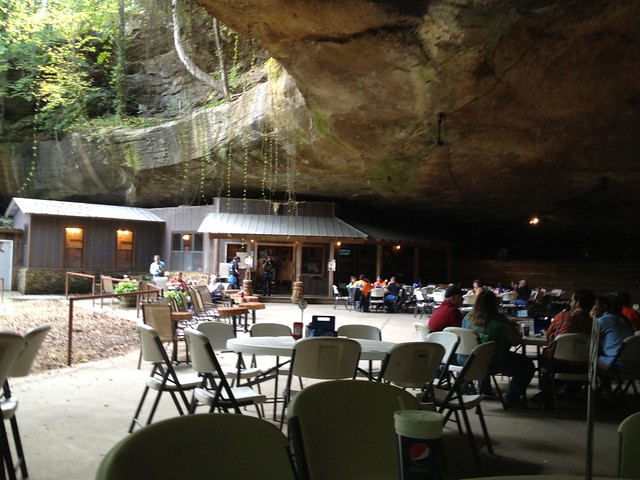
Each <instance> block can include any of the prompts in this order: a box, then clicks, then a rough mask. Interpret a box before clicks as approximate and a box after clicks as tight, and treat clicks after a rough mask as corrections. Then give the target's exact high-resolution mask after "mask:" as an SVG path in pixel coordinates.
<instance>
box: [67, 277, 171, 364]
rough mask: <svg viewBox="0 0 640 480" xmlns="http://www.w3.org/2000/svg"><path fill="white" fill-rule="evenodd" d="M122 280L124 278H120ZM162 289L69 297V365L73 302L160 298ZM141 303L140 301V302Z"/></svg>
mask: <svg viewBox="0 0 640 480" xmlns="http://www.w3.org/2000/svg"><path fill="white" fill-rule="evenodd" d="M120 280H122V279H120ZM160 292H161V290H156V291H155V292H154V291H151V290H141V291H138V292H128V293H118V294H106V295H102V294H101V295H77V296H73V297H69V325H68V329H69V330H68V332H67V366H69V367H70V366H71V361H72V352H73V304H74V302H76V301H78V300H95V299H96V298H99V299H100V300H103V299H105V298H114V297H131V296H134V295H135V296H136V297H138V298H139V297H140V296H142V295H144V296H148V295H156V298H159V297H160V295H161V293H160ZM138 303H140V302H138Z"/></svg>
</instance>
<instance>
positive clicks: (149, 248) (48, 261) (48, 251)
mask: <svg viewBox="0 0 640 480" xmlns="http://www.w3.org/2000/svg"><path fill="white" fill-rule="evenodd" d="M65 227H79V228H83V229H84V243H83V250H84V251H83V267H82V269H83V270H101V269H105V270H114V269H115V263H116V262H115V255H116V230H118V229H123V230H124V229H128V230H131V231H132V232H133V238H134V250H133V266H132V268H131V269H126V270H123V272H125V271H147V269H148V267H149V264H150V263H151V262H152V261H153V255H154V254H155V253H158V252H159V251H160V246H161V242H162V232H163V228H164V226H163V225H162V224H160V223H150V222H133V221H118V220H100V219H91V218H73V217H71V218H66V217H48V216H33V217H32V218H31V222H30V230H31V234H30V238H31V244H30V245H29V258H28V260H27V262H26V263H27V264H26V265H25V266H27V267H31V268H64V240H65V235H64V229H65Z"/></svg>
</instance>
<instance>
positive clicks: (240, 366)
mask: <svg viewBox="0 0 640 480" xmlns="http://www.w3.org/2000/svg"><path fill="white" fill-rule="evenodd" d="M196 329H197V330H198V331H199V332H202V333H204V334H205V335H206V336H207V338H208V339H209V343H210V344H211V348H212V349H213V351H214V353H216V354H225V353H228V354H230V355H235V356H236V362H235V369H230V370H226V371H225V372H224V373H225V375H226V376H227V378H230V379H231V384H232V385H234V384H236V383H238V384H239V382H240V381H241V380H249V379H252V378H255V377H257V376H258V375H260V374H262V370H260V369H259V368H257V367H247V366H246V365H245V362H244V359H243V358H242V355H240V354H238V353H236V352H232V351H231V350H229V349H228V348H227V340H230V339H232V338H236V333H235V331H234V329H233V325H230V324H228V323H223V322H202V323H199V324H198V325H197V327H196ZM258 386H259V385H258Z"/></svg>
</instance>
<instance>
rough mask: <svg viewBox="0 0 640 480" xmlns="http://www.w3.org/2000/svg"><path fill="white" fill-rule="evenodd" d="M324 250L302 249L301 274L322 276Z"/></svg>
mask: <svg viewBox="0 0 640 480" xmlns="http://www.w3.org/2000/svg"><path fill="white" fill-rule="evenodd" d="M324 265H325V259H324V248H323V247H302V269H301V270H302V274H303V275H324Z"/></svg>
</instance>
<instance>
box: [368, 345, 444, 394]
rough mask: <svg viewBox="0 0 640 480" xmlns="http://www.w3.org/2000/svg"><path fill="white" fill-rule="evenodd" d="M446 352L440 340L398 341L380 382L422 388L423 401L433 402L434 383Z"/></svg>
mask: <svg viewBox="0 0 640 480" xmlns="http://www.w3.org/2000/svg"><path fill="white" fill-rule="evenodd" d="M444 354H445V349H444V347H443V346H442V345H440V344H438V343H431V342H405V343H397V344H395V345H394V346H393V347H391V348H390V349H389V351H388V352H387V355H386V356H385V359H384V361H383V362H382V369H381V370H380V376H379V377H378V381H380V382H385V383H392V384H393V385H396V386H398V387H401V388H411V389H419V390H420V394H419V398H420V401H421V402H423V403H427V402H432V401H433V383H434V379H435V378H436V376H437V374H438V367H439V366H440V363H441V362H442V358H443V357H444Z"/></svg>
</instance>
